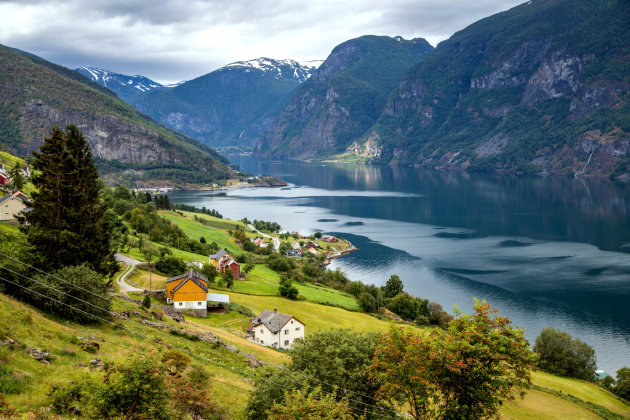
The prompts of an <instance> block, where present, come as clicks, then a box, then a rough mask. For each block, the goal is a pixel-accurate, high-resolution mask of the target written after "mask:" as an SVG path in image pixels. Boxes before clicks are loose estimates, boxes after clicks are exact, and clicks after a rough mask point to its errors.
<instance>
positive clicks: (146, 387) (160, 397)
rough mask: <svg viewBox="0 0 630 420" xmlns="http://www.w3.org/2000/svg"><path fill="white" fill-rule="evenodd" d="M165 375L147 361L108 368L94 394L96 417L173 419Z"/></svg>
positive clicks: (145, 359) (134, 361) (148, 359)
mask: <svg viewBox="0 0 630 420" xmlns="http://www.w3.org/2000/svg"><path fill="white" fill-rule="evenodd" d="M168 403H169V395H168V390H167V387H166V384H165V381H164V373H163V372H162V371H161V370H160V365H159V364H158V362H157V361H155V360H153V359H151V358H148V357H144V358H136V359H132V360H130V361H127V362H125V363H120V364H113V365H109V366H106V368H105V370H104V378H103V382H102V383H100V384H98V385H96V386H95V389H94V390H93V392H92V393H91V408H92V409H93V411H94V414H95V416H94V417H101V418H104V417H106V418H111V417H117V416H120V417H125V418H151V419H167V418H170V417H171V416H170V410H169V404H168Z"/></svg>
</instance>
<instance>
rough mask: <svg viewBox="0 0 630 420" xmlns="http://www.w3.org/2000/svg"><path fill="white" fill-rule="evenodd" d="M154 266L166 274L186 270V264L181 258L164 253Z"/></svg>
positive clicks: (171, 274) (174, 273)
mask: <svg viewBox="0 0 630 420" xmlns="http://www.w3.org/2000/svg"><path fill="white" fill-rule="evenodd" d="M155 268H156V270H158V271H160V272H162V273H164V274H166V275H169V276H176V275H178V274H181V273H183V272H184V271H186V268H187V266H186V263H185V262H184V261H183V260H182V259H181V258H177V257H172V256H170V255H164V256H163V257H162V258H160V259H159V260H158V261H157V262H156V263H155Z"/></svg>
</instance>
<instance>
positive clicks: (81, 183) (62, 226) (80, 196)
mask: <svg viewBox="0 0 630 420" xmlns="http://www.w3.org/2000/svg"><path fill="white" fill-rule="evenodd" d="M33 155H34V156H35V161H34V162H33V168H34V169H35V170H36V172H35V175H34V176H33V184H35V186H36V187H37V189H38V192H36V193H33V205H32V208H31V211H30V212H28V213H26V215H25V216H24V218H25V220H26V222H27V224H26V225H24V226H23V229H24V231H25V232H26V235H27V239H28V241H29V243H30V244H31V245H32V246H33V249H34V251H35V254H36V258H37V259H38V263H39V264H40V265H41V266H42V267H45V268H46V269H50V270H56V269H59V268H62V267H65V266H76V265H81V264H86V265H87V266H89V267H90V268H92V269H93V270H95V271H97V272H99V273H101V274H113V273H114V272H115V270H116V268H117V263H116V260H115V258H114V252H113V250H111V249H110V236H111V227H110V226H108V224H107V222H106V221H105V220H104V218H103V215H104V213H105V206H104V204H103V203H102V202H101V201H100V199H99V191H100V185H99V182H98V173H97V171H96V166H95V165H94V161H93V160H92V152H91V151H90V147H89V145H88V143H87V141H86V140H85V137H83V134H81V132H80V131H79V129H78V128H77V127H76V126H74V125H69V126H68V127H66V130H65V132H64V131H62V130H61V129H60V128H59V127H54V128H53V129H52V132H51V136H50V137H49V138H45V139H44V144H43V145H42V146H41V147H40V151H39V152H33Z"/></svg>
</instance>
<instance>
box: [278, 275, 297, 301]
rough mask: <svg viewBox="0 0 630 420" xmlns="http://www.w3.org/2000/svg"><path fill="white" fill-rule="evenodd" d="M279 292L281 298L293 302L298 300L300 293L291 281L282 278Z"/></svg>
mask: <svg viewBox="0 0 630 420" xmlns="http://www.w3.org/2000/svg"><path fill="white" fill-rule="evenodd" d="M278 290H279V291H280V296H284V297H287V298H289V299H292V300H295V299H297V297H298V294H299V293H300V292H299V291H298V289H297V287H295V286H294V285H293V283H292V282H291V280H289V279H288V278H286V277H282V278H281V279H280V286H279V288H278Z"/></svg>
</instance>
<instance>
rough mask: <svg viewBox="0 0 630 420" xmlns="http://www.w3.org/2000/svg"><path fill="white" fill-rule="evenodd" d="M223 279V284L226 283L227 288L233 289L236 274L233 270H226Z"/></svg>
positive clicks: (227, 268)
mask: <svg viewBox="0 0 630 420" xmlns="http://www.w3.org/2000/svg"><path fill="white" fill-rule="evenodd" d="M222 278H223V283H225V287H228V288H230V289H231V288H232V287H233V286H234V274H233V273H232V270H230V268H229V267H226V268H225V271H224V272H223V276H222Z"/></svg>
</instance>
